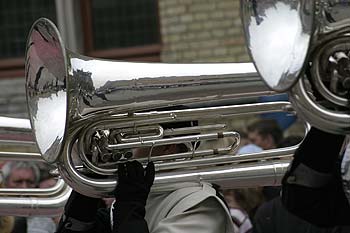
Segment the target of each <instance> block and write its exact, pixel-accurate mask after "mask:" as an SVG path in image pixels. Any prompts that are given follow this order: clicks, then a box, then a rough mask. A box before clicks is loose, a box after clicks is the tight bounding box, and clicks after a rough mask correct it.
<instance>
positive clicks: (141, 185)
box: [114, 160, 155, 205]
mask: <svg viewBox="0 0 350 233" xmlns="http://www.w3.org/2000/svg"><path fill="white" fill-rule="evenodd" d="M154 174H155V171H154V164H153V162H149V163H148V165H147V167H146V168H145V169H143V167H142V165H141V163H140V162H138V161H136V160H134V161H131V162H126V163H124V164H119V166H118V185H117V187H116V188H115V191H114V196H115V198H116V200H117V202H139V203H141V204H143V205H146V200H147V197H148V194H149V192H150V189H151V186H152V185H153V181H154Z"/></svg>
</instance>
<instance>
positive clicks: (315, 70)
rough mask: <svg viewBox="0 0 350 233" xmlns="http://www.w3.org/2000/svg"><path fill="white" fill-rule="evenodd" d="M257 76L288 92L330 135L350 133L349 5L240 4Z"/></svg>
mask: <svg viewBox="0 0 350 233" xmlns="http://www.w3.org/2000/svg"><path fill="white" fill-rule="evenodd" d="M241 8H242V9H241V10H242V18H243V25H244V29H245V35H246V41H247V46H248V50H249V52H250V55H251V57H252V59H253V61H254V64H255V66H256V68H257V71H258V73H259V74H260V75H261V77H262V78H263V79H264V81H265V83H266V84H267V85H268V86H269V87H270V88H271V89H272V90H275V91H287V90H288V92H289V96H290V100H291V102H292V104H293V107H294V108H295V109H296V111H297V112H298V115H299V116H301V117H303V118H304V119H305V120H306V121H307V122H309V123H310V124H312V125H314V126H316V127H318V128H321V129H323V130H325V131H328V132H332V133H338V134H349V133H350V43H349V42H350V1H347V0H346V1H333V0H313V1H310V0H298V1H289V0H272V1H257V0H241Z"/></svg>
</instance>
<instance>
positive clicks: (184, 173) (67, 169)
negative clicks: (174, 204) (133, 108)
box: [58, 102, 295, 197]
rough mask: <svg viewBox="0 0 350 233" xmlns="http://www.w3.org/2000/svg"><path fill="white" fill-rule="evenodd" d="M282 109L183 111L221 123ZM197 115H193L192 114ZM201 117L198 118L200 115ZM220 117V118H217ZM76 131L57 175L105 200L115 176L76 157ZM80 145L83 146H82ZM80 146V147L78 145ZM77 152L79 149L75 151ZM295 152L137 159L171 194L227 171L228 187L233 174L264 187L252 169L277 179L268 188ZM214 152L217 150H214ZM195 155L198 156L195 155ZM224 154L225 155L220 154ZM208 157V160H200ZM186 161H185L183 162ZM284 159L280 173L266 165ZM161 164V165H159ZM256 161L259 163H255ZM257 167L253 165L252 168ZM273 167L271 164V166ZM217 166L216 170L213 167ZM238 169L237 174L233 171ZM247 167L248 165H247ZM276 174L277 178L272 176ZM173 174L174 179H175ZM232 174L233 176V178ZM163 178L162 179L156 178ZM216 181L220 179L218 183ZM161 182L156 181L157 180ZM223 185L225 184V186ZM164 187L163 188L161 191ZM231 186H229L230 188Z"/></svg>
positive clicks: (241, 107)
mask: <svg viewBox="0 0 350 233" xmlns="http://www.w3.org/2000/svg"><path fill="white" fill-rule="evenodd" d="M286 109H290V103H289V102H272V103H260V104H243V105H237V106H221V107H212V108H205V109H186V110H185V111H188V112H190V113H191V114H192V115H196V116H199V117H202V118H210V117H214V116H215V117H216V118H217V119H222V120H224V119H225V118H232V117H234V116H242V115H247V114H256V113H267V112H280V111H286ZM196 111H197V112H196ZM174 112H175V113H174V114H176V115H177V117H179V119H181V118H182V117H183V116H182V115H181V114H183V115H184V116H186V117H188V116H187V115H186V112H185V113H183V112H181V111H180V110H177V111H174ZM200 113H201V114H200ZM157 114H159V115H160V117H161V118H163V117H164V116H163V113H157ZM157 114H155V112H153V114H152V116H153V117H152V118H151V120H152V121H157ZM220 114H221V115H220ZM145 117H146V119H149V118H148V116H147V115H146V114H145V113H142V114H141V116H136V118H139V119H138V120H144V119H145ZM133 122H137V121H135V119H133V118H130V121H128V123H129V124H130V123H131V124H132V123H133ZM95 124H101V125H104V126H106V127H107V128H108V127H109V124H108V123H107V122H103V121H102V122H99V123H95ZM88 128H92V129H93V128H94V127H93V126H89V127H88ZM79 131H80V130H79V129H75V130H74V131H72V132H71V133H70V134H69V137H70V138H68V139H67V142H68V143H67V144H66V145H65V150H66V151H65V152H64V153H63V155H64V156H62V157H61V160H60V163H59V164H58V167H59V169H60V174H61V176H62V177H63V178H65V181H66V182H67V183H68V184H69V185H70V186H72V187H73V188H74V189H75V190H77V191H79V192H82V193H86V194H87V195H89V196H94V197H100V196H108V195H109V194H110V193H111V191H112V190H113V189H114V187H115V185H116V181H115V179H114V178H113V177H114V176H113V175H112V174H114V173H115V172H116V168H115V166H114V167H113V166H112V167H111V168H108V167H103V166H102V167H99V166H96V165H95V164H93V163H92V162H91V161H90V160H89V159H88V158H87V157H86V155H85V153H83V152H80V153H77V151H79V150H77V149H76V148H77V145H76V144H75V143H74V141H75V138H76V137H78V136H79V137H81V136H83V135H84V134H79V133H78V132H79ZM79 142H82V139H79ZM83 144H84V143H83ZM82 146H83V145H82ZM78 148H79V147H78ZM294 150H295V147H292V148H281V149H279V150H276V151H267V152H266V153H261V154H260V153H259V154H255V155H249V156H250V157H249V156H243V155H242V156H236V155H232V154H230V155H229V154H225V153H223V154H220V153H219V154H218V153H213V150H212V149H208V150H199V151H195V152H188V153H183V154H181V155H180V154H179V155H178V154H172V155H164V156H163V155H162V156H159V158H158V157H151V158H147V155H146V158H145V159H139V160H140V161H141V162H142V161H144V160H146V161H147V160H153V161H154V162H155V166H156V170H157V174H156V181H155V184H154V188H153V190H154V191H156V190H162V191H164V190H168V191H169V190H171V189H173V188H174V187H175V186H174V185H175V184H176V183H177V182H187V181H189V180H192V182H198V180H201V181H208V182H210V181H211V180H212V179H214V177H215V174H217V175H218V176H220V177H221V178H222V177H224V176H225V175H224V174H225V173H226V172H227V171H230V172H228V173H226V176H225V180H226V181H229V180H232V182H233V181H235V182H233V183H232V184H235V185H236V184H237V182H238V179H237V172H238V171H242V173H244V175H243V174H242V176H244V177H245V178H246V179H250V180H251V182H250V183H247V184H246V185H248V186H250V187H251V186H253V184H254V185H255V186H259V184H260V183H261V184H265V183H263V182H262V181H261V178H260V177H254V178H253V177H250V175H252V176H255V175H256V172H257V171H256V170H254V169H253V168H255V169H258V170H259V169H261V171H262V172H266V176H267V174H269V177H270V178H271V177H277V178H276V179H273V183H271V184H272V185H273V184H275V182H277V181H278V180H279V179H280V178H281V176H282V173H283V172H284V171H285V167H286V166H287V165H286V163H288V162H289V159H290V157H291V156H292V154H293V152H294ZM215 151H216V152H217V149H216V150H215ZM197 152H198V154H196V153H197ZM224 152H225V151H224ZM79 156H80V158H81V161H83V164H84V166H83V167H85V168H87V169H88V172H84V171H82V170H80V169H79V167H77V166H75V165H74V164H75V163H74V160H76V158H77V157H79ZM204 156H208V157H204ZM178 158H181V159H179V160H176V159H178ZM186 158H187V159H186ZM281 158H283V159H287V160H288V161H287V162H285V161H281V163H283V166H282V167H283V169H282V171H281V172H278V171H279V170H276V168H275V166H274V165H271V164H270V162H271V161H270V159H271V160H272V161H274V160H276V159H281ZM167 159H170V160H173V161H170V162H164V161H167ZM159 160H161V161H159ZM261 160H264V161H265V160H266V161H267V162H266V163H267V164H270V165H269V166H267V167H265V165H266V164H265V165H264V166H260V165H263V164H264V163H261ZM247 161H251V164H250V165H251V166H252V167H250V168H247V169H246V170H245V169H244V168H242V166H243V165H242V166H241V165H240V163H241V162H247ZM256 161H259V162H256ZM275 162H276V164H279V163H280V160H276V161H275ZM256 163H257V164H256ZM273 164H275V163H273ZM217 165H220V166H217ZM237 166H238V167H239V169H238V170H237V169H236V167H237ZM247 166H248V164H247ZM211 169H214V170H215V172H214V173H210V172H209V171H210V170H211ZM90 172H93V173H98V174H101V175H105V176H104V178H103V179H96V178H94V177H91V176H89V173H90ZM169 172H170V173H171V174H172V175H174V177H172V178H170V177H171V176H170V175H167V176H165V177H167V178H169V180H168V181H165V180H164V179H165V178H164V177H163V174H167V173H169ZM276 172H277V174H276ZM175 174H176V175H175ZM234 174H236V175H234ZM158 177H163V178H158ZM221 178H220V179H221ZM159 179H160V180H162V181H158V180H159ZM254 179H255V180H256V182H253V180H254ZM271 181H272V180H271V179H269V180H268V181H266V182H271ZM226 185H227V184H226ZM241 185H242V186H245V184H243V183H242V184H241ZM163 186H165V187H163ZM233 187H234V185H232V186H231V188H233Z"/></svg>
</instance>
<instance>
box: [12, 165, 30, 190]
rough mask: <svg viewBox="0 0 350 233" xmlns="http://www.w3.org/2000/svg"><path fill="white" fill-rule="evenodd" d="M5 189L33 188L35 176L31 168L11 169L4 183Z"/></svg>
mask: <svg viewBox="0 0 350 233" xmlns="http://www.w3.org/2000/svg"><path fill="white" fill-rule="evenodd" d="M6 187H7V188H35V187H36V183H35V174H34V172H33V170H32V169H31V168H14V169H12V171H11V173H10V175H9V177H8V180H7V182H6Z"/></svg>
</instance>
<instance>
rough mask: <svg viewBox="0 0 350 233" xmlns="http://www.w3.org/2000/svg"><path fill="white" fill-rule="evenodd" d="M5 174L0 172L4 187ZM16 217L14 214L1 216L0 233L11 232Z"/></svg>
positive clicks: (1, 182)
mask: <svg viewBox="0 0 350 233" xmlns="http://www.w3.org/2000/svg"><path fill="white" fill-rule="evenodd" d="M3 187H4V184H3V175H2V172H0V188H3ZM14 223H15V219H14V217H13V216H0V233H11V232H12V230H13V227H14Z"/></svg>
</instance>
